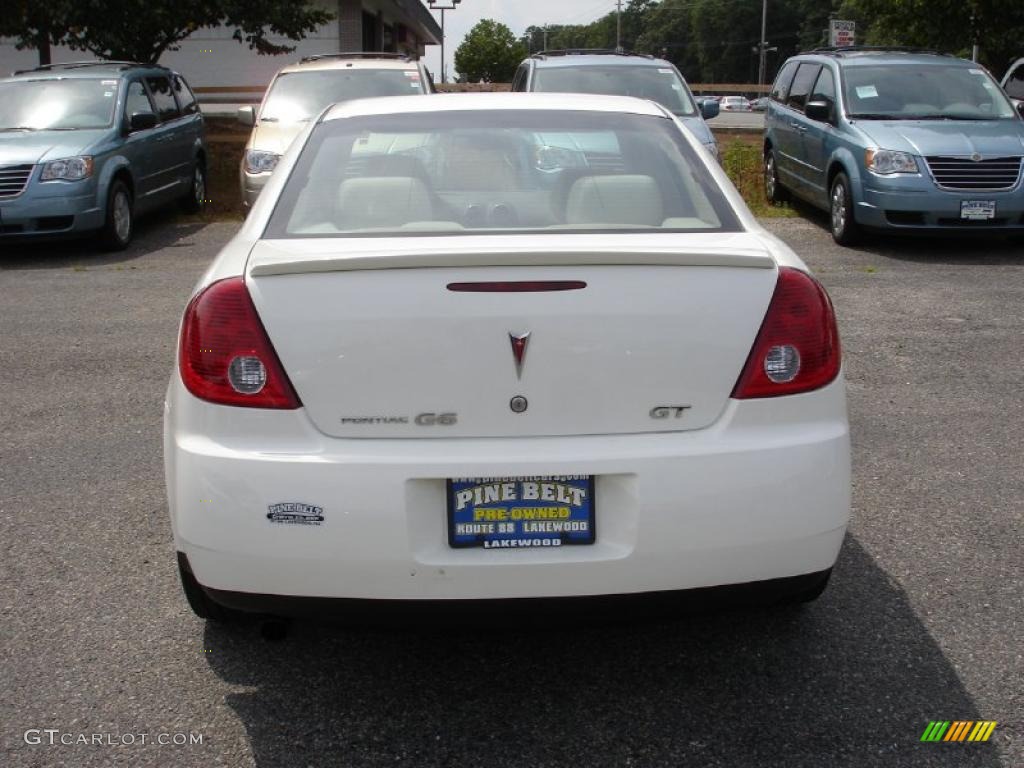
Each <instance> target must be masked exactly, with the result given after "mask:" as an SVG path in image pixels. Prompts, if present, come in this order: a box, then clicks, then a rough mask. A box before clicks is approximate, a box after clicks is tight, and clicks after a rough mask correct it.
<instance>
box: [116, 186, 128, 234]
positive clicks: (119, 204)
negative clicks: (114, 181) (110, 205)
mask: <svg viewBox="0 0 1024 768" xmlns="http://www.w3.org/2000/svg"><path fill="white" fill-rule="evenodd" d="M113 202H114V232H115V233H117V237H118V239H119V240H127V239H128V238H129V237H130V236H131V234H132V206H131V203H130V202H129V201H128V193H127V192H125V191H124V190H123V189H119V190H117V192H115V193H114V201H113Z"/></svg>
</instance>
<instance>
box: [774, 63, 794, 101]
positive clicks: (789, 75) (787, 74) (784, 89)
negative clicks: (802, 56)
mask: <svg viewBox="0 0 1024 768" xmlns="http://www.w3.org/2000/svg"><path fill="white" fill-rule="evenodd" d="M798 65H799V62H796V61H790V62H788V63H787V64H786V66H784V67H783V68H782V71H781V72H779V76H778V77H776V78H775V85H774V86H773V87H772V92H771V99H772V101H781V102H785V101H786V95H787V94H788V93H789V84H790V83H791V82H793V75H794V74H795V73H796V68H797V66H798Z"/></svg>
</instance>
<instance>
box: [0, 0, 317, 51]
mask: <svg viewBox="0 0 1024 768" xmlns="http://www.w3.org/2000/svg"><path fill="white" fill-rule="evenodd" d="M19 10H21V13H19V12H18V11H19ZM331 18H332V17H331V15H330V14H329V13H326V12H325V11H321V10H318V9H315V8H313V7H312V0H77V2H71V1H70V0H46V2H40V0H15V13H14V14H13V17H12V16H9V15H7V14H4V15H3V16H2V17H0V34H4V35H9V36H11V37H14V38H15V39H16V42H17V44H18V45H19V46H20V47H22V48H26V47H31V48H39V49H40V60H41V63H47V62H43V61H42V59H43V58H44V53H43V47H44V44H47V43H49V44H54V45H66V46H68V47H70V48H73V49H75V50H79V51H89V52H90V53H93V54H95V55H96V56H99V57H100V58H104V59H121V60H126V61H139V62H143V63H152V62H157V61H159V59H160V57H161V56H162V55H163V53H164V52H165V51H174V50H177V49H178V44H179V43H180V42H181V41H182V40H184V39H185V38H187V37H188V36H189V35H191V34H192V33H193V32H195V31H196V30H198V29H204V28H209V27H219V26H221V25H224V26H227V27H229V28H232V29H234V38H235V39H236V40H238V41H239V42H242V43H246V44H247V45H248V46H249V48H250V49H252V50H255V51H256V52H257V53H261V54H276V53H287V52H289V51H293V50H295V49H294V46H287V45H280V44H276V43H272V42H271V41H270V40H269V39H268V36H269V35H274V36H277V37H285V38H288V39H289V40H301V39H302V38H303V37H305V36H306V35H307V34H309V33H310V32H312V31H314V30H315V29H316V28H317V27H318V26H320V25H321V24H325V23H327V22H328V21H330V19H331ZM46 56H47V57H48V53H47V54H46Z"/></svg>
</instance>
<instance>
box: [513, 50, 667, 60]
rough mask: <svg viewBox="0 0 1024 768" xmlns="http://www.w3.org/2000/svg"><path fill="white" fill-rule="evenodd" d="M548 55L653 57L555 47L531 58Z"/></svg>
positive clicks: (622, 52) (627, 52) (630, 53)
mask: <svg viewBox="0 0 1024 768" xmlns="http://www.w3.org/2000/svg"><path fill="white" fill-rule="evenodd" d="M548 56H642V57H643V58H645V59H653V58H654V57H653V56H651V54H649V53H634V52H633V51H617V50H615V49H614V48H556V49H553V50H550V51H539V52H538V53H535V54H533V56H532V57H531V58H534V59H543V58H547V57H548Z"/></svg>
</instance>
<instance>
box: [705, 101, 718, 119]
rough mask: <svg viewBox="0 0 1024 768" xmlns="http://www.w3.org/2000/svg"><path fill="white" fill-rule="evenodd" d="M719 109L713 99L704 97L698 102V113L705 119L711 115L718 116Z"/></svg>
mask: <svg viewBox="0 0 1024 768" xmlns="http://www.w3.org/2000/svg"><path fill="white" fill-rule="evenodd" d="M720 109H721V107H720V106H719V104H718V102H717V101H715V100H714V99H704V101H702V102H701V103H700V113H701V115H702V116H703V117H704V119H705V120H710V119H711V118H713V117H718V112H719V110H720Z"/></svg>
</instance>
